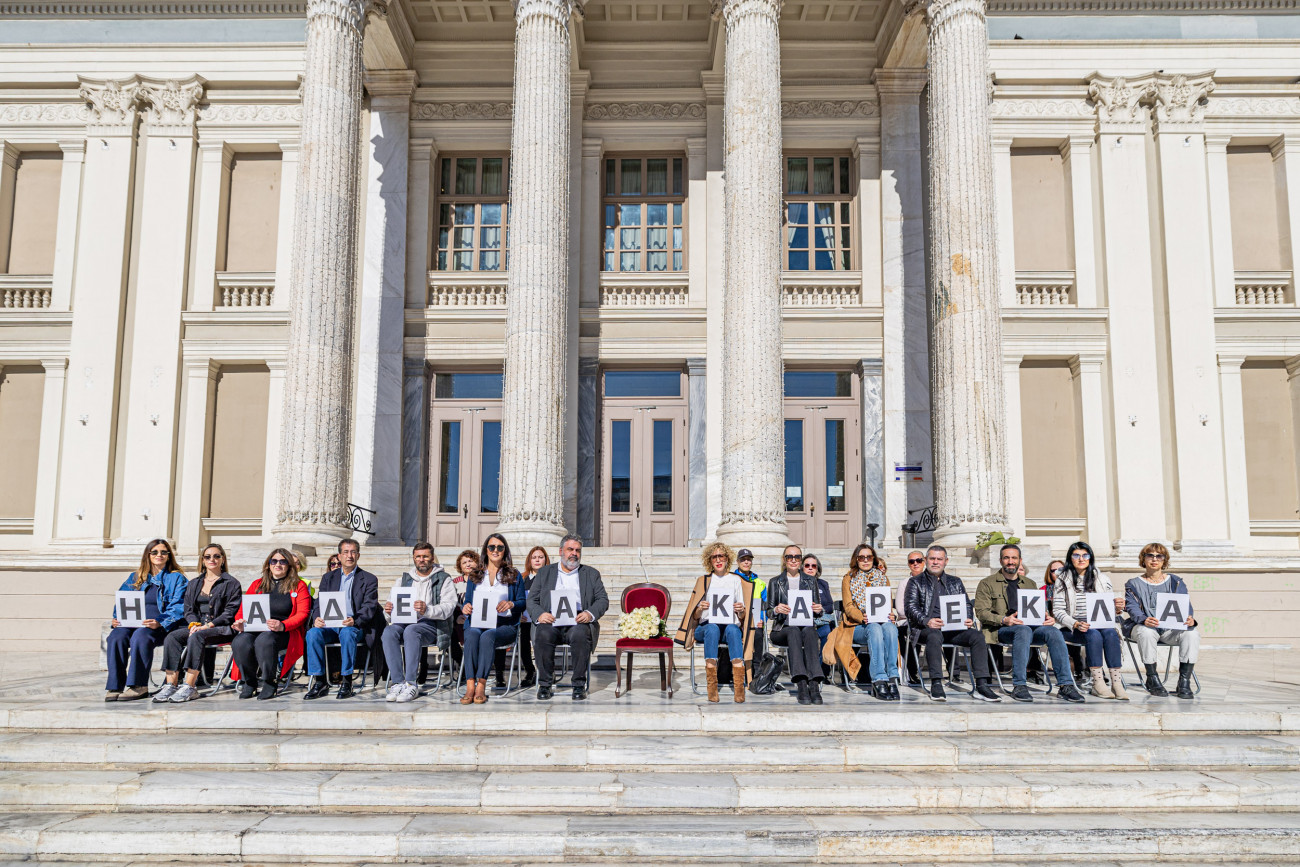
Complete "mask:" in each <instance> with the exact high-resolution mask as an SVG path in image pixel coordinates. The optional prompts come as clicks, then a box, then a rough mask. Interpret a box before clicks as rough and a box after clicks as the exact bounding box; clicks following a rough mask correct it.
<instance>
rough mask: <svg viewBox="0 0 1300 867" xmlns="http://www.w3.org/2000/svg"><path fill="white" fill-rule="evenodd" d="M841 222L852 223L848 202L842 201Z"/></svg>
mask: <svg viewBox="0 0 1300 867" xmlns="http://www.w3.org/2000/svg"><path fill="white" fill-rule="evenodd" d="M840 222H841V223H843V224H844V225H846V226H847V225H849V223H850V220H849V203H848V202H840Z"/></svg>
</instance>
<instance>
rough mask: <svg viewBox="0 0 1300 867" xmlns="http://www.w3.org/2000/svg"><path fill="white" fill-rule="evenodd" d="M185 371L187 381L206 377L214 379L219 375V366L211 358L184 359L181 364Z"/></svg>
mask: <svg viewBox="0 0 1300 867" xmlns="http://www.w3.org/2000/svg"><path fill="white" fill-rule="evenodd" d="M181 366H182V367H183V368H184V369H185V376H186V377H188V378H189V379H198V378H200V377H204V376H206V377H207V378H208V379H216V378H217V376H218V374H220V373H221V365H220V364H218V363H217V361H216V359H213V358H186V359H185V360H184V361H183V362H181Z"/></svg>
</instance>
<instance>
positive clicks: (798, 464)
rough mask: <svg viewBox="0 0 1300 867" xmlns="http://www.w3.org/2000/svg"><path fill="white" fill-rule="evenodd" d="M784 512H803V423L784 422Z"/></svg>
mask: <svg viewBox="0 0 1300 867" xmlns="http://www.w3.org/2000/svg"><path fill="white" fill-rule="evenodd" d="M785 510H786V511H787V512H802V511H803V422H802V421H801V420H799V419H797V418H788V419H786V420H785Z"/></svg>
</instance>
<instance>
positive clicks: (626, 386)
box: [605, 370, 682, 397]
mask: <svg viewBox="0 0 1300 867" xmlns="http://www.w3.org/2000/svg"><path fill="white" fill-rule="evenodd" d="M605 396H606V397H681V396H682V375H681V374H680V373H678V372H677V371H675V370H611V371H609V372H607V373H606V374H605Z"/></svg>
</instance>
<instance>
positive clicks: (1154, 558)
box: [1147, 554, 1165, 560]
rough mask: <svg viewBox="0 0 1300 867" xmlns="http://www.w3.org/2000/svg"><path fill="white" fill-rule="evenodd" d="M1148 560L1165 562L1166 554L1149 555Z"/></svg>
mask: <svg viewBox="0 0 1300 867" xmlns="http://www.w3.org/2000/svg"><path fill="white" fill-rule="evenodd" d="M1147 559H1148V560H1163V559H1165V555H1164V554H1148V555H1147Z"/></svg>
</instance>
